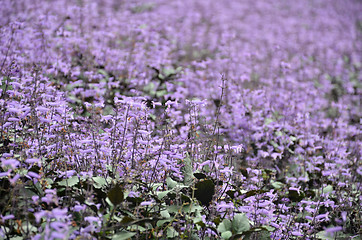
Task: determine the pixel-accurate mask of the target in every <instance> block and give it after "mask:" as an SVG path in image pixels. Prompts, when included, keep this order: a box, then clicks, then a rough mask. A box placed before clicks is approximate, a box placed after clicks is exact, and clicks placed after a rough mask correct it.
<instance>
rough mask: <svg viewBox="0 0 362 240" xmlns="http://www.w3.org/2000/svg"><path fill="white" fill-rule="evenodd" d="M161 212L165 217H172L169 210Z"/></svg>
mask: <svg viewBox="0 0 362 240" xmlns="http://www.w3.org/2000/svg"><path fill="white" fill-rule="evenodd" d="M160 214H161V216H162V217H163V218H169V217H171V216H170V213H169V212H168V211H167V210H163V211H161V212H160Z"/></svg>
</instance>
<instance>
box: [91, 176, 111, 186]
mask: <svg viewBox="0 0 362 240" xmlns="http://www.w3.org/2000/svg"><path fill="white" fill-rule="evenodd" d="M92 179H93V181H94V184H93V187H95V188H102V187H103V186H105V185H106V184H107V182H106V180H105V179H104V177H93V178H92Z"/></svg>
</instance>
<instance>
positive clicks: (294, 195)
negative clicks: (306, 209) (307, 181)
mask: <svg viewBox="0 0 362 240" xmlns="http://www.w3.org/2000/svg"><path fill="white" fill-rule="evenodd" d="M304 197H305V194H304V192H303V191H300V192H299V193H298V191H296V190H290V189H289V193H288V198H289V199H290V200H291V201H292V202H300V201H302V200H303V198H304Z"/></svg>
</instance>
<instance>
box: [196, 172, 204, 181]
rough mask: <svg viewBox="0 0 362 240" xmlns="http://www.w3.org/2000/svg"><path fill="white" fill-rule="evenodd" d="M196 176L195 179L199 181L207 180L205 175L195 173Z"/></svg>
mask: <svg viewBox="0 0 362 240" xmlns="http://www.w3.org/2000/svg"><path fill="white" fill-rule="evenodd" d="M194 176H195V178H197V179H199V180H200V179H205V178H207V177H206V174H204V173H194Z"/></svg>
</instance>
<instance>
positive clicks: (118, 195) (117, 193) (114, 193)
mask: <svg viewBox="0 0 362 240" xmlns="http://www.w3.org/2000/svg"><path fill="white" fill-rule="evenodd" d="M107 196H108V198H109V200H110V201H111V203H112V204H113V205H118V204H120V203H121V202H123V200H124V194H123V189H122V188H121V187H120V186H119V185H118V184H117V185H116V186H115V187H114V188H112V189H111V190H110V191H109V192H108V195H107Z"/></svg>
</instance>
